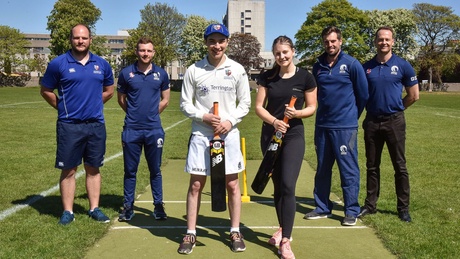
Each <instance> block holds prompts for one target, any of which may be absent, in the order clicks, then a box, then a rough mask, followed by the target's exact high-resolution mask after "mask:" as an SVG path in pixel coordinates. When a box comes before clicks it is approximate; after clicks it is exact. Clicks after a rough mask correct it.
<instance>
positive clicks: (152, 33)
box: [123, 3, 186, 68]
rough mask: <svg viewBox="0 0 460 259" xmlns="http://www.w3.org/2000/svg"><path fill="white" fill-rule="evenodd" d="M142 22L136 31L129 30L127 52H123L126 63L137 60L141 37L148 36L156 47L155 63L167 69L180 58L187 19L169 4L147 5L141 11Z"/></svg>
mask: <svg viewBox="0 0 460 259" xmlns="http://www.w3.org/2000/svg"><path fill="white" fill-rule="evenodd" d="M140 13H141V21H140V22H139V25H138V27H137V28H136V29H134V30H129V33H130V37H129V38H128V40H127V41H126V51H124V52H123V57H124V58H125V60H124V63H128V62H133V61H134V60H135V49H136V43H137V41H138V39H139V37H140V36H148V37H150V38H151V39H152V41H153V45H154V46H155V56H154V58H153V61H154V62H155V63H156V64H157V65H159V66H161V67H163V68H164V67H166V66H167V65H168V63H170V62H171V61H173V60H178V58H179V56H180V51H179V50H180V39H181V34H182V29H183V28H184V26H185V22H186V18H185V16H184V15H182V14H180V13H179V12H178V11H177V8H175V7H171V6H169V5H168V4H162V3H155V4H154V5H151V4H147V5H146V6H145V7H144V9H142V10H140Z"/></svg>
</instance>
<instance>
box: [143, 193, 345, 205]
mask: <svg viewBox="0 0 460 259" xmlns="http://www.w3.org/2000/svg"><path fill="white" fill-rule="evenodd" d="M139 196H140V195H139ZM163 202H164V203H166V204H168V203H181V204H184V203H186V201H163ZM332 202H334V203H339V202H336V201H332ZM135 203H148V204H152V203H153V200H151V201H135ZM201 203H202V204H203V203H204V204H211V201H201ZM247 203H259V204H273V203H275V202H274V201H273V200H271V201H249V202H243V204H247ZM297 203H302V204H314V203H315V202H314V201H313V200H297Z"/></svg>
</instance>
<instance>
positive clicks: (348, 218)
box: [342, 215, 357, 226]
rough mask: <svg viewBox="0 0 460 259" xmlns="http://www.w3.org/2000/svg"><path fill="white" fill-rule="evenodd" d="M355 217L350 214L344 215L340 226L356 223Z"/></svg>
mask: <svg viewBox="0 0 460 259" xmlns="http://www.w3.org/2000/svg"><path fill="white" fill-rule="evenodd" d="M356 221H357V219H356V217H355V216H352V215H346V216H345V218H344V219H343V221H342V226H354V225H356Z"/></svg>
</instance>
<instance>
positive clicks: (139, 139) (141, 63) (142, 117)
mask: <svg viewBox="0 0 460 259" xmlns="http://www.w3.org/2000/svg"><path fill="white" fill-rule="evenodd" d="M136 55H137V61H136V62H135V63H134V64H132V65H130V66H128V67H126V68H124V69H123V70H122V71H121V72H120V76H119V77H118V88H117V90H118V104H120V107H121V108H122V109H123V110H124V111H125V112H126V117H125V125H124V127H123V132H122V135H121V141H122V145H123V160H124V170H125V174H124V201H123V210H122V212H121V213H120V216H119V218H118V220H119V221H130V220H131V219H132V218H133V217H134V210H133V205H134V195H135V191H136V174H137V169H138V166H139V161H140V157H141V152H142V147H144V149H145V150H144V153H145V158H146V160H147V164H148V167H149V170H150V187H151V190H152V196H153V204H154V206H155V208H154V210H153V216H154V217H155V219H166V217H167V216H166V213H165V210H164V206H163V205H164V204H163V181H162V175H161V170H160V166H161V156H162V153H163V144H164V137H165V133H164V130H163V127H162V126H161V120H160V113H161V112H162V111H163V110H164V109H165V108H166V107H167V106H168V103H169V95H170V89H169V79H168V74H167V73H166V71H164V70H163V69H162V68H160V67H158V66H156V65H155V64H153V63H152V59H153V56H154V55H155V50H154V46H153V42H152V40H151V39H149V38H146V37H142V38H141V39H139V41H138V42H137V45H136Z"/></svg>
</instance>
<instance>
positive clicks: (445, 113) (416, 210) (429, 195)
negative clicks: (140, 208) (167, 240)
mask: <svg viewBox="0 0 460 259" xmlns="http://www.w3.org/2000/svg"><path fill="white" fill-rule="evenodd" d="M252 95H253V97H254V96H255V94H254V93H253V94H252ZM178 107H179V94H178V93H176V92H173V93H172V95H171V103H170V106H169V107H168V108H167V109H166V110H165V112H164V113H163V114H162V122H163V126H164V127H165V129H166V138H165V150H164V163H168V160H169V159H184V157H185V155H186V152H187V141H188V136H189V132H190V121H189V120H187V119H185V117H184V116H183V115H182V113H181V112H180V111H179V109H178ZM105 116H106V121H107V134H108V136H107V153H106V159H107V160H108V161H107V162H106V164H105V165H104V167H103V168H102V177H103V184H102V194H101V203H100V204H101V208H102V209H103V211H104V212H106V213H107V214H108V216H110V217H111V218H115V217H116V216H117V215H118V209H119V207H120V205H121V204H122V189H123V187H122V179H123V163H122V157H121V153H120V152H121V147H120V133H121V130H122V125H123V118H124V114H123V112H122V110H121V109H120V108H119V107H118V104H117V102H116V99H115V98H113V100H110V101H109V102H108V103H107V104H106V106H105ZM55 119H56V111H55V110H54V109H52V108H51V107H50V106H49V105H48V104H47V103H46V102H45V101H44V100H43V99H42V98H41V97H40V95H39V89H38V88H36V87H32V88H0V123H1V124H0V125H1V126H0V143H1V144H0V190H1V195H0V207H1V208H2V209H1V211H0V233H2V234H1V235H0V258H62V257H66V258H82V257H84V256H85V254H86V251H87V250H88V249H89V248H90V247H92V245H93V244H94V243H95V241H96V240H98V239H100V238H101V237H102V236H104V234H105V233H106V232H107V231H108V229H109V227H110V225H109V224H99V223H97V222H94V221H92V220H89V219H88V218H87V217H86V216H85V213H86V210H87V208H88V201H87V199H86V194H85V193H86V191H85V188H84V177H81V178H80V179H79V180H78V183H77V190H76V199H75V206H74V211H75V213H76V217H77V219H76V220H77V221H79V222H87V224H75V226H72V227H61V226H58V224H57V221H58V219H59V216H60V215H61V213H62V206H61V201H60V195H59V191H58V189H56V185H57V184H58V178H59V171H58V170H57V169H54V168H53V164H54V157H55V123H56V122H55ZM406 119H407V147H406V149H407V153H406V156H407V160H408V163H407V166H408V169H409V175H410V179H411V216H412V218H413V222H412V223H410V224H403V225H402V226H401V224H398V223H397V222H399V220H398V218H397V215H396V197H395V192H394V180H393V172H392V166H391V163H390V159H389V156H388V152H387V151H386V150H385V152H384V156H383V158H382V163H383V165H382V168H381V171H382V179H381V181H382V190H381V194H380V200H379V204H378V209H379V213H377V214H375V215H370V216H368V217H366V218H365V219H364V223H365V224H366V225H368V226H371V227H372V228H374V229H375V231H376V233H377V235H378V236H379V237H380V238H381V239H382V240H383V242H384V244H385V246H386V247H387V248H388V249H389V250H390V251H391V252H392V253H394V254H395V255H397V256H398V257H400V258H460V245H459V239H460V228H459V227H458V222H460V219H459V213H460V205H459V203H458V201H459V200H460V194H459V192H458V190H459V186H460V180H459V173H460V169H459V165H458V163H459V159H458V154H457V150H458V148H459V144H458V143H460V135H459V134H458V130H459V128H460V94H458V93H422V94H421V96H420V100H419V101H418V102H417V103H416V104H414V105H413V106H412V107H410V108H409V109H408V110H407V111H406ZM305 124H306V142H307V149H306V154H305V160H306V161H308V162H309V164H310V165H311V167H313V168H315V166H316V158H315V153H314V148H313V127H314V124H313V119H306V120H305ZM260 125H261V121H260V119H258V118H257V116H256V115H255V113H254V111H253V109H251V112H250V114H249V115H248V116H247V117H246V118H245V119H244V120H243V122H242V123H241V125H240V126H239V128H240V130H241V132H242V137H245V139H246V152H247V158H248V160H253V159H261V158H262V156H261V154H260V151H259V143H258V140H259V134H260ZM362 137H363V134H362V130H360V133H359V148H360V154H361V155H360V158H359V159H360V165H361V170H362V172H363V173H362V177H361V179H362V181H361V190H362V191H361V193H360V202H363V200H364V196H365V159H364V146H363V142H364V141H363V139H362ZM146 172H147V169H146V163H145V160H142V161H141V165H140V170H139V176H140V177H139V178H138V185H137V186H138V189H137V191H138V193H141V192H143V191H145V187H146V186H147V185H148V176H147V174H146ZM333 181H334V186H333V192H335V193H336V194H337V195H339V196H341V190H340V183H339V178H338V173H334V179H333ZM299 184H304V183H300V182H299ZM53 188H54V189H53ZM48 190H49V191H48ZM184 195H185V193H184ZM34 200H37V201H36V202H34V203H33V204H32V205H31V206H30V207H26V206H23V205H24V204H26V203H29V202H30V201H34Z"/></svg>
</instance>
